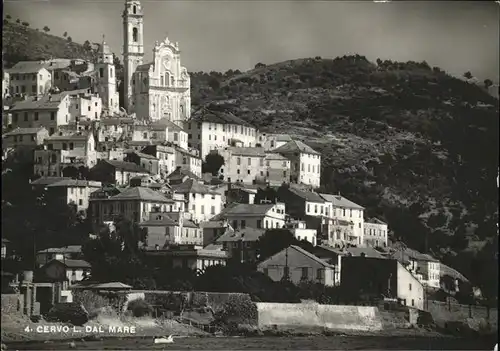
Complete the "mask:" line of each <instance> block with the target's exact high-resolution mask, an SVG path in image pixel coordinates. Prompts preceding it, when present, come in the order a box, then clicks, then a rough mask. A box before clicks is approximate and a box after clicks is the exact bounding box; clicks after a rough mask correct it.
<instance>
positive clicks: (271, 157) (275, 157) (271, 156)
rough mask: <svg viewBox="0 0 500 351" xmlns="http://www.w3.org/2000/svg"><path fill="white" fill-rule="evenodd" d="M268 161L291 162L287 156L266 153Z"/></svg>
mask: <svg viewBox="0 0 500 351" xmlns="http://www.w3.org/2000/svg"><path fill="white" fill-rule="evenodd" d="M266 160H278V161H290V160H289V159H288V158H286V157H285V156H282V155H280V154H277V153H273V152H266Z"/></svg>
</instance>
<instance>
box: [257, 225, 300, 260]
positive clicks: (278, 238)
mask: <svg viewBox="0 0 500 351" xmlns="http://www.w3.org/2000/svg"><path fill="white" fill-rule="evenodd" d="M295 244H297V239H295V237H294V236H293V234H292V232H290V231H289V230H288V229H268V230H266V232H265V233H264V234H263V235H262V236H261V237H260V238H259V240H257V243H256V251H257V258H258V260H259V261H263V260H265V259H267V258H269V257H271V256H272V255H274V254H276V253H278V252H280V251H281V250H283V249H285V248H287V247H289V246H290V245H295Z"/></svg>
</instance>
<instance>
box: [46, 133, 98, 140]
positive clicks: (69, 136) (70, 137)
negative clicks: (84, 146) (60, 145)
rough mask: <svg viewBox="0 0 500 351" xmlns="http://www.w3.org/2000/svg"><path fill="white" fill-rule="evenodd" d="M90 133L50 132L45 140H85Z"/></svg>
mask: <svg viewBox="0 0 500 351" xmlns="http://www.w3.org/2000/svg"><path fill="white" fill-rule="evenodd" d="M90 136H91V133H85V132H77V133H71V134H63V135H59V134H52V135H51V136H49V137H48V138H47V139H45V140H46V141H53V140H87V139H88V138H90Z"/></svg>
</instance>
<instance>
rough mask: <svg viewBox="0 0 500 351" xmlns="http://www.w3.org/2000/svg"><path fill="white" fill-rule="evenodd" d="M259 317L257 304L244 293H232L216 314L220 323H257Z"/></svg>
mask: <svg viewBox="0 0 500 351" xmlns="http://www.w3.org/2000/svg"><path fill="white" fill-rule="evenodd" d="M257 318H258V313H257V305H255V303H254V302H253V301H252V300H251V299H250V296H248V295H243V294H237V295H231V296H230V297H229V299H228V301H227V302H226V303H225V304H224V305H223V307H222V309H221V310H219V311H218V312H217V313H216V316H215V319H216V321H217V322H218V323H220V324H224V325H236V326H237V325H240V324H247V325H255V324H257Z"/></svg>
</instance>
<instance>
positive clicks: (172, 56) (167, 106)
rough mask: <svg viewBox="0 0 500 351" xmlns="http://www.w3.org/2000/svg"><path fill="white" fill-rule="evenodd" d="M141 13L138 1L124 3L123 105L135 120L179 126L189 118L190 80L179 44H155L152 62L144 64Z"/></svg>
mask: <svg viewBox="0 0 500 351" xmlns="http://www.w3.org/2000/svg"><path fill="white" fill-rule="evenodd" d="M143 17H144V14H143V9H142V6H141V3H140V1H139V0H126V2H125V10H124V12H123V31H124V48H123V63H124V79H125V82H124V90H125V94H124V98H125V101H124V105H125V108H126V109H127V111H128V112H129V113H135V114H136V117H137V118H138V119H142V120H150V121H157V120H160V119H167V120H169V121H172V122H175V123H179V124H181V123H182V121H184V120H186V119H189V117H190V115H191V89H190V87H191V80H190V77H189V74H188V72H187V70H186V68H185V67H183V66H181V60H180V50H179V44H178V43H174V42H171V41H170V40H169V39H168V38H166V39H165V40H164V41H162V42H158V41H157V42H156V43H155V46H154V48H153V61H152V62H148V63H144V41H143V40H144V30H143V28H144V20H143Z"/></svg>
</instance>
